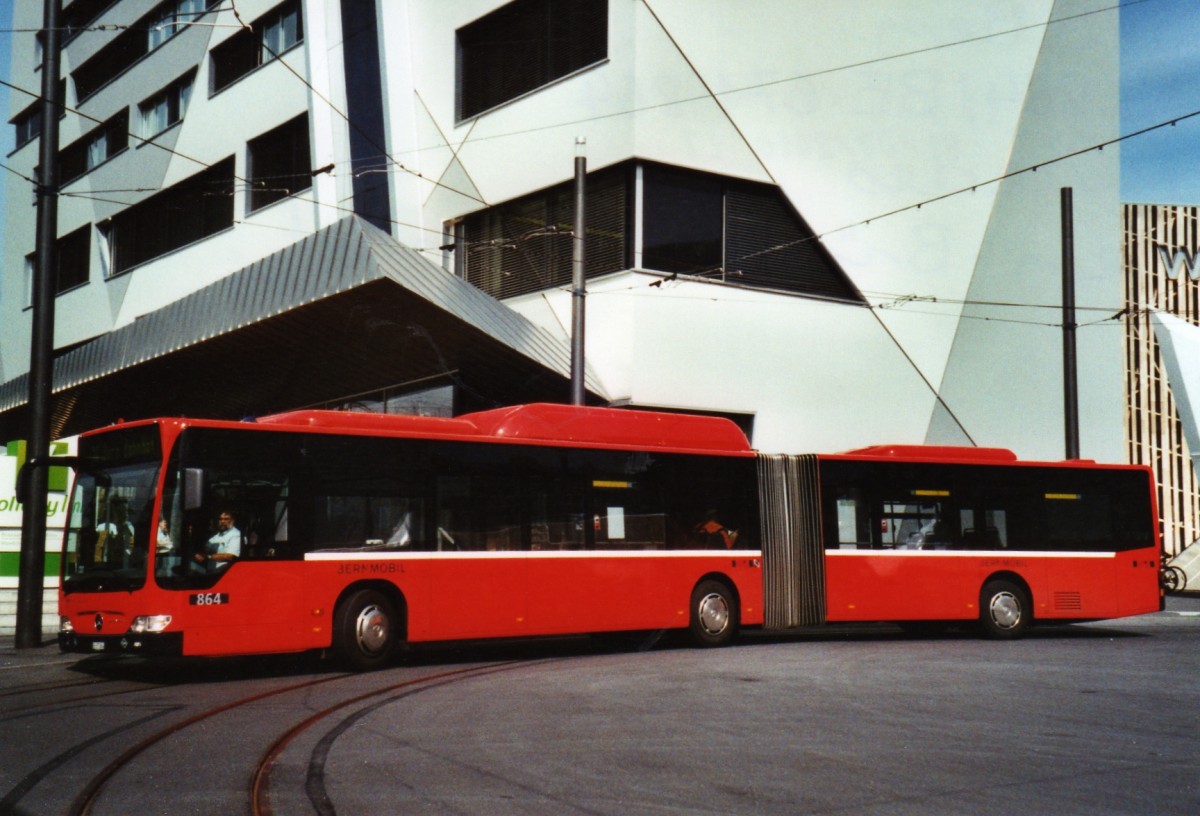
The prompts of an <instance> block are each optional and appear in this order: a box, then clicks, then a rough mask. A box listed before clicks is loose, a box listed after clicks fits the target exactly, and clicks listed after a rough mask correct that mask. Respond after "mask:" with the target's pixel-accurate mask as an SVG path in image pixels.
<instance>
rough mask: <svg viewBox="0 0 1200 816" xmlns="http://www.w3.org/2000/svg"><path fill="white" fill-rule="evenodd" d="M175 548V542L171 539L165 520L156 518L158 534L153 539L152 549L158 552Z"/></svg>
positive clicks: (165, 551)
mask: <svg viewBox="0 0 1200 816" xmlns="http://www.w3.org/2000/svg"><path fill="white" fill-rule="evenodd" d="M173 549H175V542H173V541H172V540H171V528H170V527H169V526H168V525H167V520H166V519H165V518H164V519H159V520H158V534H157V537H156V538H155V541H154V550H155V552H158V553H169V552H170V551H171V550H173Z"/></svg>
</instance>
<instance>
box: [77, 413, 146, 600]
mask: <svg viewBox="0 0 1200 816" xmlns="http://www.w3.org/2000/svg"><path fill="white" fill-rule="evenodd" d="M160 450H161V446H160V444H159V439H158V429H157V428H156V427H153V426H146V427H142V428H133V429H129V430H126V431H119V432H115V433H113V434H110V435H107V436H104V437H96V438H94V439H88V438H85V439H83V440H81V441H80V453H81V457H80V458H81V459H82V460H83V461H84V462H85V463H86V465H85V467H83V468H81V469H80V472H79V473H77V474H76V478H75V487H74V489H73V490H72V492H71V503H70V508H71V510H70V516H69V519H68V521H67V529H66V538H65V540H64V546H63V567H62V589H63V592H65V593H71V592H114V591H132V590H135V589H140V588H141V587H142V586H143V585H144V584H145V583H146V561H147V557H148V552H149V542H150V540H151V532H152V530H153V524H152V519H151V512H152V511H153V507H154V489H155V485H156V484H157V482H158V472H159V451H160Z"/></svg>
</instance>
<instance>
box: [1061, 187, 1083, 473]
mask: <svg viewBox="0 0 1200 816" xmlns="http://www.w3.org/2000/svg"><path fill="white" fill-rule="evenodd" d="M1071 199H1072V193H1071V188H1070V187H1063V188H1062V190H1061V191H1060V203H1061V207H1062V291H1063V296H1062V312H1063V403H1064V404H1063V416H1064V418H1065V421H1066V454H1067V458H1068V459H1078V458H1079V375H1078V372H1077V370H1076V368H1077V366H1076V358H1075V328H1076V326H1075V225H1074V212H1073V203H1072V200H1071Z"/></svg>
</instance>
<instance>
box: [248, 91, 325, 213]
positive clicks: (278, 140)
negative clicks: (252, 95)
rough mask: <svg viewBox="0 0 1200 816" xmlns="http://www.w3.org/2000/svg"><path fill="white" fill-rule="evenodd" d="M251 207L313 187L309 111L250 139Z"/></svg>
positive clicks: (260, 205) (255, 207)
mask: <svg viewBox="0 0 1200 816" xmlns="http://www.w3.org/2000/svg"><path fill="white" fill-rule="evenodd" d="M248 148H249V156H250V161H249V167H250V206H249V209H250V211H254V210H258V209H261V208H262V207H265V206H267V205H268V204H273V203H275V202H276V201H279V200H280V199H283V198H287V197H288V196H291V195H295V194H296V193H298V192H300V191H301V190H307V189H309V188H310V187H312V179H313V177H312V161H311V159H310V158H309V152H308V114H304V115H301V116H297V117H296V118H295V119H293V120H291V121H290V122H286V123H284V124H282V125H280V126H279V127H277V128H275V129H274V130H270V131H267V132H266V133H264V134H263V135H261V136H259V137H257V138H255V139H251V140H250V143H249V145H248Z"/></svg>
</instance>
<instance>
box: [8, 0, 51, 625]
mask: <svg viewBox="0 0 1200 816" xmlns="http://www.w3.org/2000/svg"><path fill="white" fill-rule="evenodd" d="M61 11H62V0H45V5H44V13H43V21H44V24H43V27H42V35H43V39H42V133H41V144H40V146H39V147H40V150H39V154H38V157H39V158H40V160H41V173H40V176H39V178H38V190H37V263H36V264H35V267H34V275H33V334H32V345H31V349H30V360H29V438H28V440H27V442H26V450H25V457H26V458H25V461H26V462H30V461H33V462H39V461H42V460H44V459H45V458H46V456H47V455H48V454H49V451H50V391H51V387H52V384H53V377H54V283H55V278H56V277H57V272H58V252H57V243H56V242H57V238H58V117H59V113H60V112H61V111H62V100H61V99H59V93H58V87H59V84H58V74H59V40H60V37H59V17H60V16H61ZM29 475H30V481H29V492H28V495H27V496H26V501H25V506H24V508H23V514H22V522H21V559H20V563H19V565H18V585H17V630H16V642H15V645H16V647H17V648H18V649H23V648H29V647H33V646H40V645H41V642H42V591H43V584H44V583H45V581H44V579H45V571H46V494H47V477H48V476H49V471H48V470H47V469H46V468H45V467H44V466H39V467H34V468H31V473H30V474H29Z"/></svg>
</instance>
